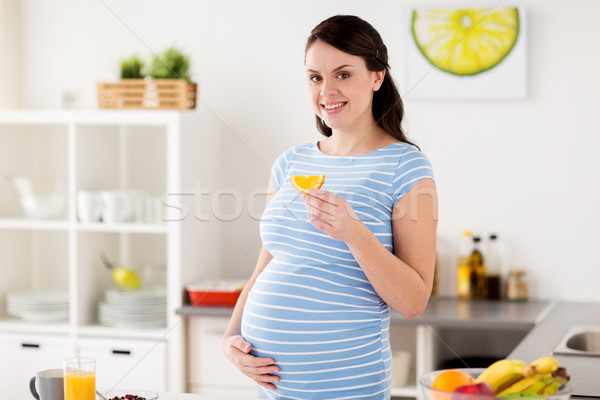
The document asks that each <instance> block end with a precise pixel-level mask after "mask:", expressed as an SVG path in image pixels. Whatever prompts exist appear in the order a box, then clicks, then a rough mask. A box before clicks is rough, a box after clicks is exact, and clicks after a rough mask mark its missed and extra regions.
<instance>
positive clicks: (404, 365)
mask: <svg viewBox="0 0 600 400" xmlns="http://www.w3.org/2000/svg"><path fill="white" fill-rule="evenodd" d="M410 358H411V356H410V352H409V351H397V352H394V353H393V354H392V385H393V386H395V387H399V386H405V385H406V384H407V383H408V376H409V375H410Z"/></svg>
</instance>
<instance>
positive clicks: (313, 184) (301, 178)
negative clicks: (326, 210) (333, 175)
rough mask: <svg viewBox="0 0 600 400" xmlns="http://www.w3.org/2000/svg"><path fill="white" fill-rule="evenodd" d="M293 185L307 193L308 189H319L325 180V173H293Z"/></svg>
mask: <svg viewBox="0 0 600 400" xmlns="http://www.w3.org/2000/svg"><path fill="white" fill-rule="evenodd" d="M291 180H292V185H293V186H294V187H295V188H296V189H298V190H299V191H301V192H302V193H306V192H307V191H308V189H319V188H321V186H323V183H324V182H325V175H308V176H307V175H292V176H291Z"/></svg>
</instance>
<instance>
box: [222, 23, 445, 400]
mask: <svg viewBox="0 0 600 400" xmlns="http://www.w3.org/2000/svg"><path fill="white" fill-rule="evenodd" d="M305 64H306V80H307V83H308V87H309V94H310V99H311V102H312V106H313V108H314V112H315V115H316V122H317V128H318V130H319V131H320V132H321V133H322V134H323V135H324V136H325V138H324V139H323V140H320V141H319V142H317V143H309V144H305V145H301V146H297V147H294V148H292V149H290V150H288V151H286V152H285V153H283V154H282V155H281V156H280V157H279V158H278V159H277V160H276V161H275V163H274V165H273V168H272V170H271V178H270V180H269V198H268V201H267V207H266V209H265V211H264V214H263V217H262V218H261V222H260V233H261V239H262V243H263V247H262V249H261V252H260V255H259V258H258V261H257V264H256V268H255V270H254V273H253V274H252V276H251V278H250V280H249V281H248V283H247V285H246V287H245V288H244V290H243V292H242V294H241V296H240V299H239V300H238V303H237V305H236V307H235V309H234V312H233V315H232V318H231V321H230V324H229V327H228V329H227V332H226V333H225V336H224V338H223V351H224V353H225V354H226V356H227V357H228V358H229V359H230V360H231V362H233V363H234V364H235V365H236V366H237V367H238V368H239V369H240V370H241V371H242V372H243V373H244V374H246V375H248V376H249V377H250V378H252V379H253V380H255V381H256V382H257V383H258V385H259V389H260V391H261V397H264V398H271V399H377V400H378V399H389V398H390V388H391V351H390V345H389V322H390V307H391V308H392V309H394V310H395V311H397V312H399V313H400V314H402V315H403V316H405V317H406V318H414V317H416V316H417V315H418V314H419V313H420V312H421V311H422V310H423V309H424V308H425V306H426V304H427V301H428V299H429V296H430V294H431V287H432V282H433V269H434V262H435V246H436V228H437V194H436V188H435V184H434V181H433V172H432V169H431V165H430V163H429V161H428V160H427V159H426V157H425V156H424V155H423V154H422V153H421V152H420V151H419V149H418V148H417V147H416V146H415V145H413V144H412V143H410V142H409V141H408V140H407V138H406V136H405V134H404V132H403V130H402V127H401V122H402V117H403V114H404V111H403V106H402V101H401V99H400V95H399V93H398V90H397V88H396V86H395V84H394V82H393V80H392V78H391V76H390V72H389V65H388V54H387V49H386V46H385V45H384V44H383V42H382V39H381V37H380V35H379V33H378V32H377V31H376V30H375V29H374V28H373V27H372V26H371V25H370V24H369V23H367V22H365V21H364V20H362V19H360V18H358V17H355V16H334V17H331V18H329V19H327V20H325V21H323V22H321V23H320V24H319V25H317V26H316V27H315V28H314V29H313V31H312V32H311V35H310V36H309V38H308V42H307V45H306V53H305ZM293 175H325V182H324V184H323V186H322V187H321V188H320V189H310V190H308V191H307V192H306V193H300V192H299V191H298V190H296V189H295V188H294V186H293V185H292V182H291V177H292V176H293Z"/></svg>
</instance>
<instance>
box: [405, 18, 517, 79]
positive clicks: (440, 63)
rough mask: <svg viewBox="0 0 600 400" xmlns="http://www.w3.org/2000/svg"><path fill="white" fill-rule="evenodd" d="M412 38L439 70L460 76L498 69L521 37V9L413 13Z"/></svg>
mask: <svg viewBox="0 0 600 400" xmlns="http://www.w3.org/2000/svg"><path fill="white" fill-rule="evenodd" d="M411 27H412V36H413V39H414V40H415V43H416V45H417V47H418V48H419V50H420V52H421V53H422V54H423V56H424V57H425V58H426V59H427V60H428V61H429V62H430V63H431V64H432V65H433V66H435V67H436V68H438V69H440V70H442V71H445V72H448V73H450V74H454V75H458V76H470V75H477V74H479V73H481V72H484V71H487V70H490V69H492V68H494V67H495V66H497V65H498V64H499V63H500V62H502V60H504V58H505V57H506V56H507V55H509V54H510V52H511V50H512V49H513V47H514V46H515V43H516V42H517V39H518V37H519V10H518V9H517V8H503V9H464V10H414V11H413V13H412V26H411Z"/></svg>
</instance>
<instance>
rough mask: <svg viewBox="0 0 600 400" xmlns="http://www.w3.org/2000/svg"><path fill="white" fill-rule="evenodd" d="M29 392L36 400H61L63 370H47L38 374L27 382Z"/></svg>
mask: <svg viewBox="0 0 600 400" xmlns="http://www.w3.org/2000/svg"><path fill="white" fill-rule="evenodd" d="M36 383H37V385H36ZM36 387H37V390H36ZM29 390H31V394H32V395H33V397H35V399H36V400H40V399H41V400H63V398H64V395H63V393H64V389H63V370H62V369H47V370H45V371H40V372H38V373H37V374H35V376H34V377H33V378H31V380H30V381H29Z"/></svg>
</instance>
